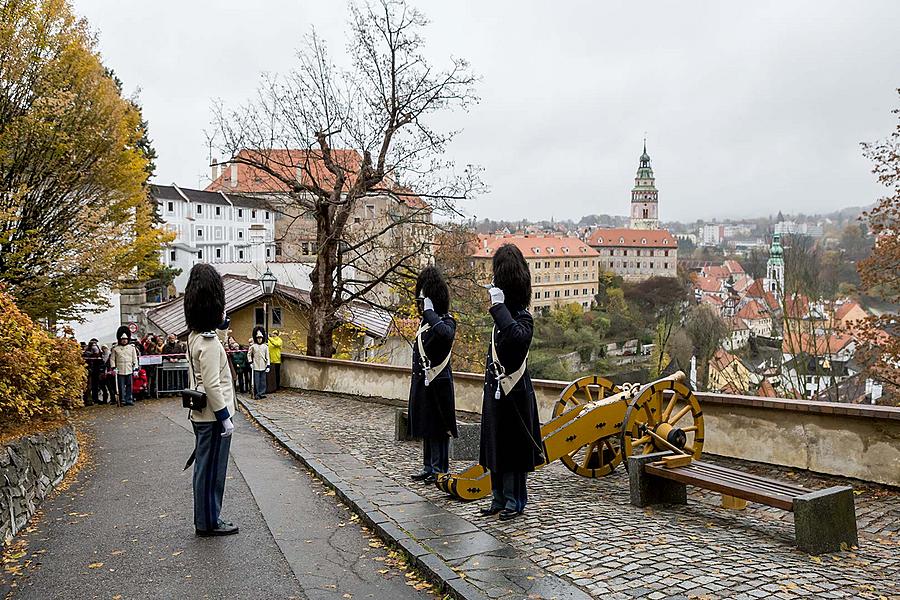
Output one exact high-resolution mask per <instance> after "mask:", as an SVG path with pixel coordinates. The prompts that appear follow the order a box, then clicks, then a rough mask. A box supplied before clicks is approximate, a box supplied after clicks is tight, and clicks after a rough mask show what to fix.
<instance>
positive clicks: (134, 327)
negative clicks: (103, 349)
mask: <svg viewBox="0 0 900 600" xmlns="http://www.w3.org/2000/svg"><path fill="white" fill-rule="evenodd" d="M128 331H130V332H131V333H137V331H138V326H137V323H133V322H132V323H129V324H128Z"/></svg>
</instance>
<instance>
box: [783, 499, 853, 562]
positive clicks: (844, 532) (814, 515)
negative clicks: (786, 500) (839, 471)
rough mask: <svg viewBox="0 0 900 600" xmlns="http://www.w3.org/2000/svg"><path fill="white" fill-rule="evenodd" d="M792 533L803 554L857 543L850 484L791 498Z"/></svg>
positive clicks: (845, 547)
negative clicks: (792, 499) (792, 500)
mask: <svg viewBox="0 0 900 600" xmlns="http://www.w3.org/2000/svg"><path fill="white" fill-rule="evenodd" d="M794 535H795V538H796V540H797V547H798V548H800V550H803V551H804V552H806V553H807V554H823V553H825V552H838V551H840V550H842V549H843V550H846V549H849V548H850V546H857V545H858V544H859V539H858V538H857V532H856V507H855V506H854V502H853V488H852V487H850V486H835V487H830V488H827V489H824V490H816V491H814V492H810V493H809V494H804V495H802V496H798V497H796V498H794ZM842 545H843V548H842Z"/></svg>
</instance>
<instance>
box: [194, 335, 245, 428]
mask: <svg viewBox="0 0 900 600" xmlns="http://www.w3.org/2000/svg"><path fill="white" fill-rule="evenodd" d="M187 351H188V387H190V388H191V389H197V390H200V391H201V392H206V408H204V409H203V410H200V411H198V410H192V411H191V420H192V421H198V422H201V421H202V422H210V421H224V420H225V419H227V418H229V417H232V416H234V412H235V407H234V384H233V383H232V379H231V368H230V367H229V366H228V355H227V354H226V353H225V348H224V347H223V346H222V342H220V341H219V338H218V337H217V336H216V334H215V333H214V332H208V333H194V332H191V334H190V335H189V336H188V347H187ZM195 367H196V372H195V371H194V368H195ZM195 376H196V380H195V379H194V377H195Z"/></svg>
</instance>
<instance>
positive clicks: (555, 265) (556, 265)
mask: <svg viewBox="0 0 900 600" xmlns="http://www.w3.org/2000/svg"><path fill="white" fill-rule="evenodd" d="M553 266H554V267H556V268H557V269H558V268H559V261H558V260H557V261H554V262H553Z"/></svg>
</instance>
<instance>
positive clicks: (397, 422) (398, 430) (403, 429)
mask: <svg viewBox="0 0 900 600" xmlns="http://www.w3.org/2000/svg"><path fill="white" fill-rule="evenodd" d="M394 439H395V440H397V441H398V442H410V441H413V440H415V439H417V438H414V437H412V436H411V435H410V434H409V413H408V412H407V411H406V409H405V408H395V409H394Z"/></svg>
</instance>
